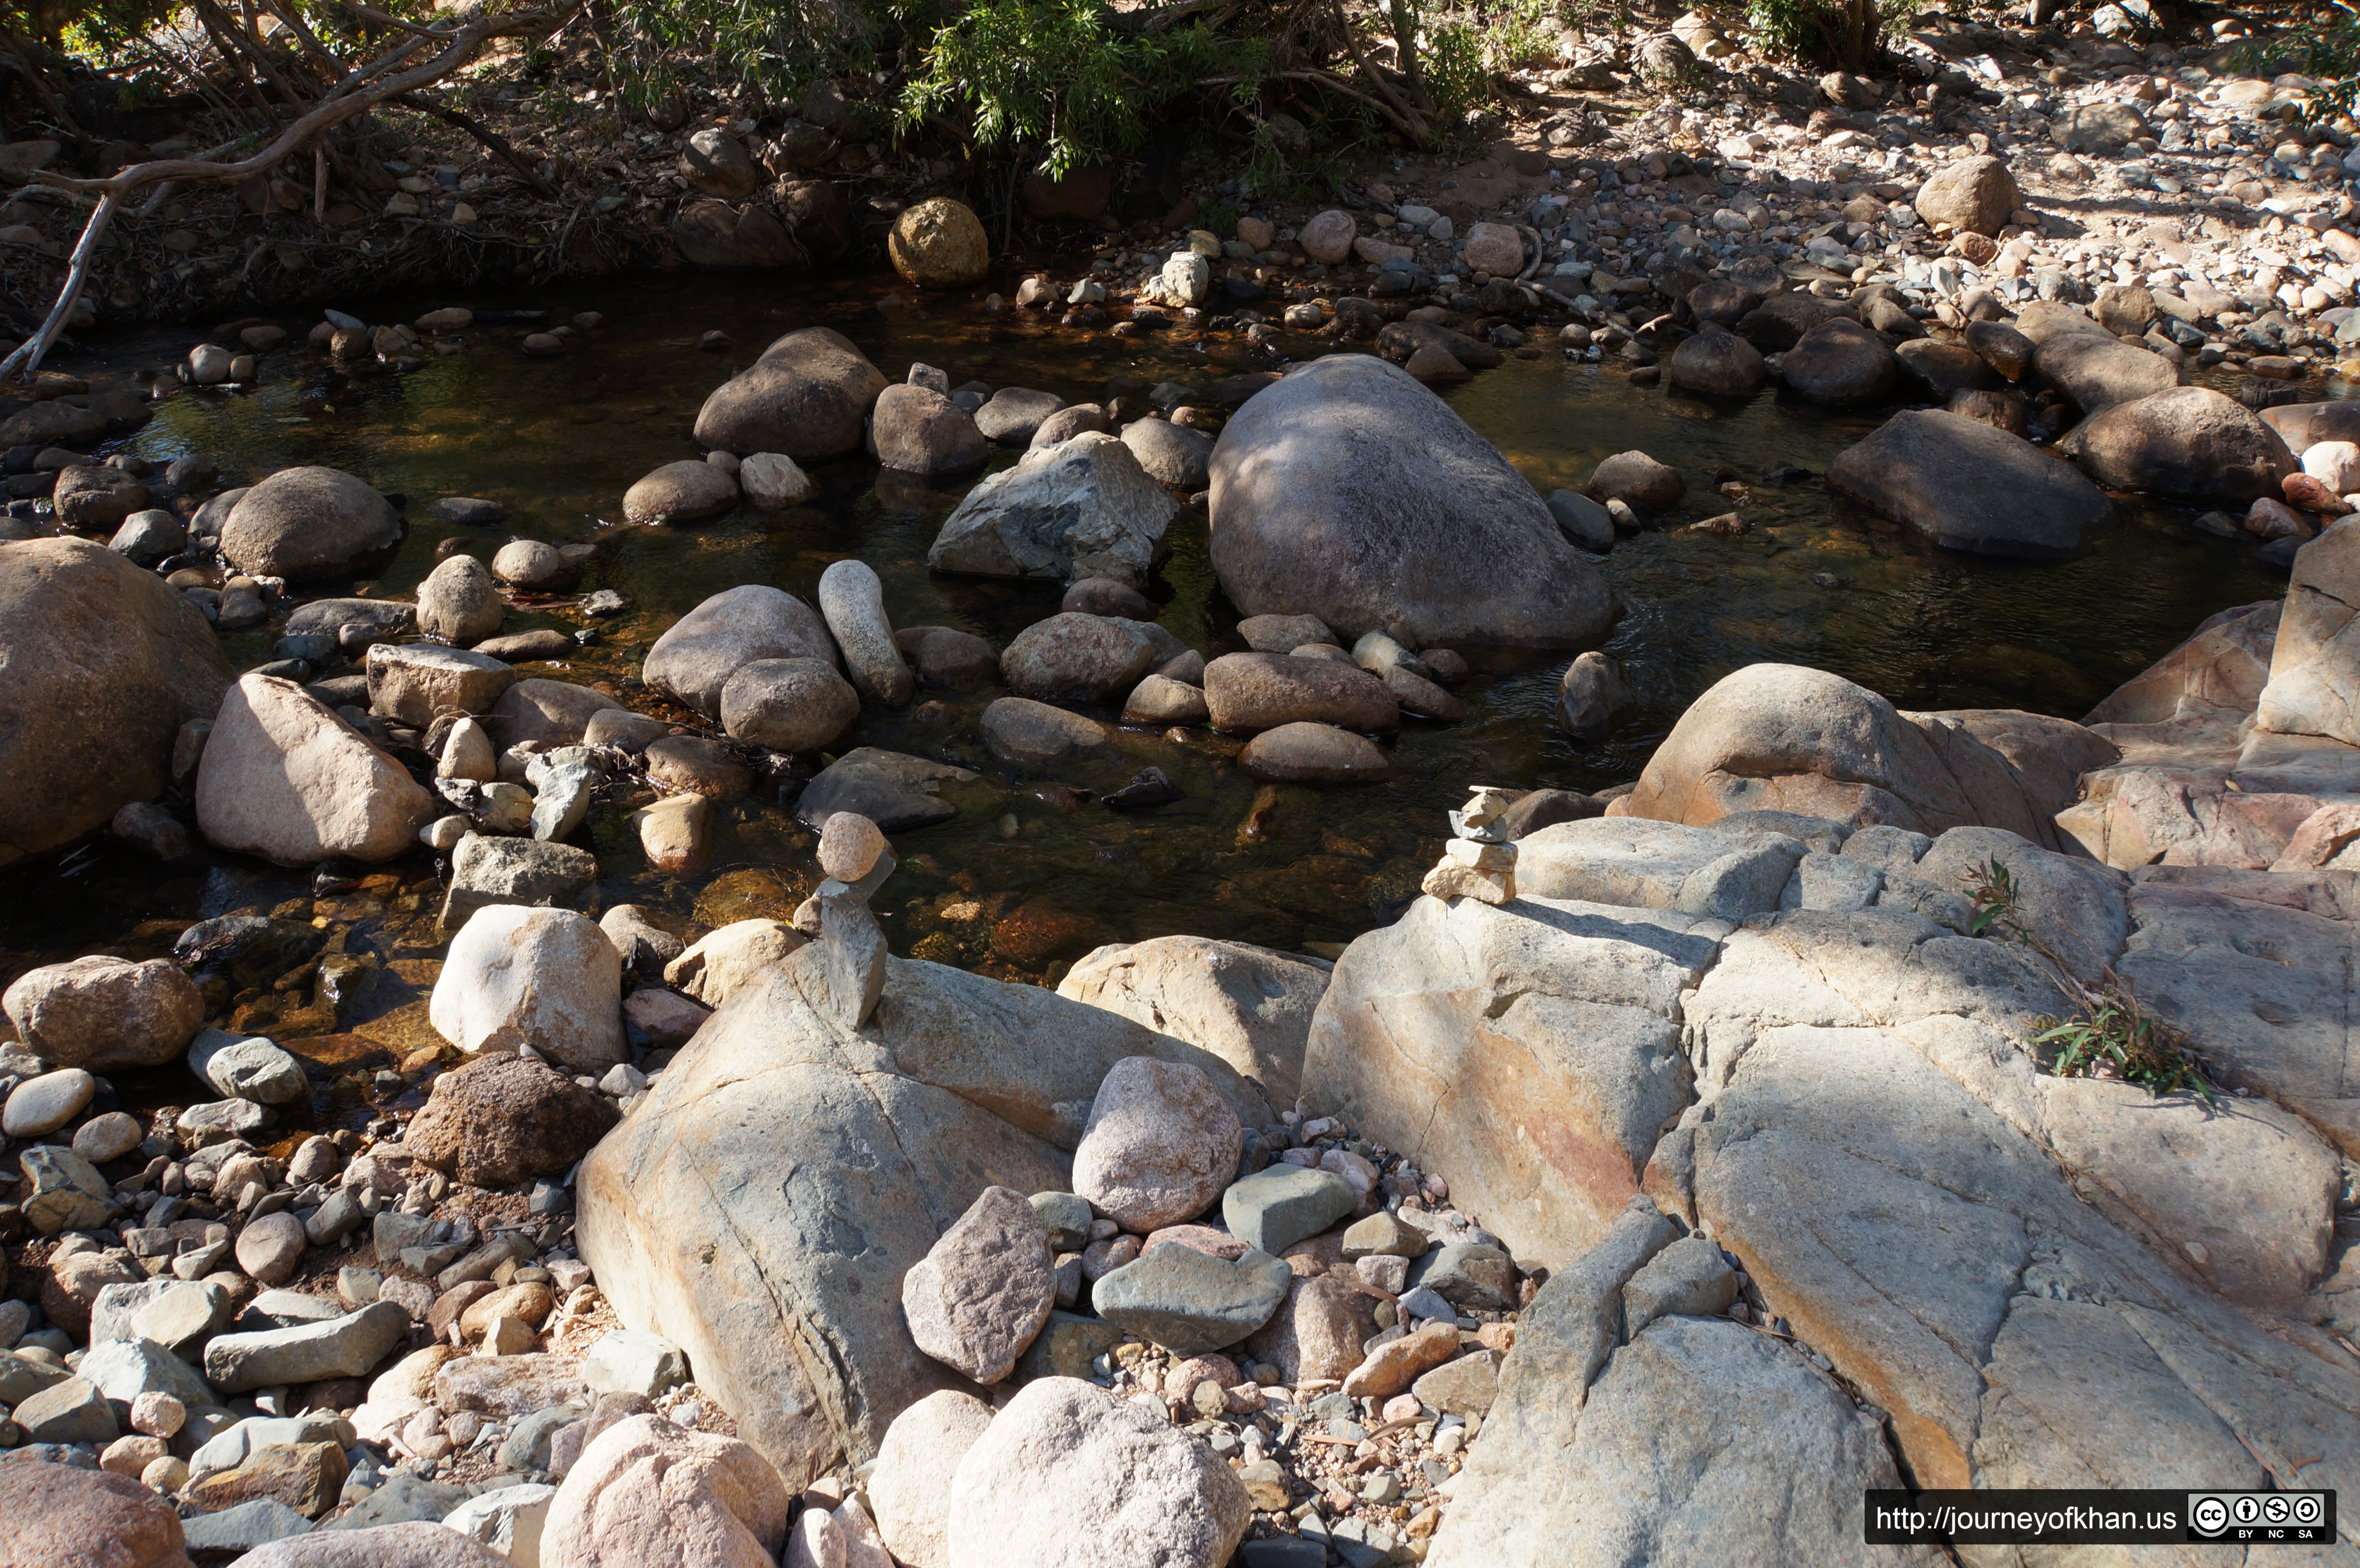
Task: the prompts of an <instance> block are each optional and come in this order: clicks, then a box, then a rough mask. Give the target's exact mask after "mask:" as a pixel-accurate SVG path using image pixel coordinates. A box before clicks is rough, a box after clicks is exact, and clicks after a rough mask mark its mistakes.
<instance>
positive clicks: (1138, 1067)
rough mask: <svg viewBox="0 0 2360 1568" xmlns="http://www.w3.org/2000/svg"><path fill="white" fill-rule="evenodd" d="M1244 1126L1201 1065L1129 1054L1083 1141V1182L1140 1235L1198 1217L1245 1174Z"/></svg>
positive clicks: (1114, 1070)
mask: <svg viewBox="0 0 2360 1568" xmlns="http://www.w3.org/2000/svg"><path fill="white" fill-rule="evenodd" d="M1242 1137H1243V1129H1242V1128H1240V1126H1239V1125H1238V1114H1237V1112H1236V1111H1235V1110H1233V1109H1231V1108H1230V1105H1229V1101H1228V1099H1227V1098H1226V1097H1224V1096H1223V1095H1222V1094H1221V1092H1220V1090H1219V1089H1218V1088H1217V1087H1216V1086H1215V1085H1214V1083H1213V1081H1212V1080H1211V1079H1210V1078H1207V1076H1206V1075H1205V1070H1204V1069H1203V1068H1201V1067H1196V1066H1192V1065H1190V1064H1189V1063H1187V1062H1158V1061H1157V1060H1155V1059H1154V1058H1153V1057H1152V1056H1127V1057H1125V1058H1123V1059H1122V1060H1121V1061H1120V1062H1116V1063H1115V1064H1114V1065H1113V1066H1112V1067H1111V1068H1109V1069H1108V1071H1107V1075H1106V1077H1105V1078H1104V1079H1102V1080H1101V1081H1100V1082H1099V1083H1098V1098H1097V1099H1096V1100H1094V1101H1092V1102H1091V1105H1090V1119H1089V1121H1088V1123H1087V1125H1085V1126H1084V1127H1083V1129H1082V1141H1081V1143H1080V1145H1079V1146H1078V1147H1076V1149H1075V1150H1074V1191H1075V1192H1077V1193H1079V1194H1080V1195H1081V1196H1083V1197H1085V1198H1087V1199H1088V1200H1089V1201H1090V1206H1091V1207H1092V1208H1093V1209H1095V1210H1096V1211H1097V1212H1098V1213H1099V1214H1104V1215H1105V1216H1106V1217H1108V1218H1109V1219H1111V1220H1113V1221H1115V1222H1116V1223H1117V1224H1119V1225H1121V1226H1122V1228H1123V1229H1125V1230H1127V1231H1130V1232H1131V1233H1133V1234H1134V1235H1138V1236H1145V1235H1146V1234H1147V1233H1148V1232H1149V1231H1152V1230H1157V1229H1160V1228H1162V1227H1163V1226H1164V1225H1179V1224H1181V1223H1182V1222H1183V1221H1185V1220H1192V1219H1195V1218H1196V1216H1197V1215H1198V1214H1203V1213H1204V1212H1205V1211H1206V1210H1207V1209H1208V1208H1210V1207H1212V1205H1213V1203H1214V1201H1215V1200H1216V1199H1218V1197H1219V1196H1220V1195H1221V1192H1222V1191H1223V1190H1224V1189H1225V1188H1227V1187H1228V1186H1229V1182H1230V1181H1232V1180H1234V1179H1235V1178H1236V1176H1237V1173H1238V1149H1239V1146H1240V1140H1241V1138H1242Z"/></svg>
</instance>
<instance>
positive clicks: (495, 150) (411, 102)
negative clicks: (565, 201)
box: [394, 93, 557, 197]
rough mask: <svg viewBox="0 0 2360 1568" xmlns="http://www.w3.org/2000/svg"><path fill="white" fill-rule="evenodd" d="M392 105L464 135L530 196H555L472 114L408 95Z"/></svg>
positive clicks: (538, 173) (546, 183) (553, 190)
mask: <svg viewBox="0 0 2360 1568" xmlns="http://www.w3.org/2000/svg"><path fill="white" fill-rule="evenodd" d="M394 102H395V103H398V104H399V105H400V106H401V107H403V108H405V109H415V110H417V111H418V112H419V113H420V114H432V115H433V116H434V117H435V118H436V119H438V120H440V121H442V122H443V124H444V125H452V126H455V127H457V128H458V129H460V130H463V131H464V132H466V133H467V134H468V135H469V136H473V137H475V140H477V141H478V142H480V143H482V144H483V145H484V147H486V148H487V149H488V150H489V151H490V152H491V154H492V156H493V157H495V158H498V159H499V160H500V161H501V162H502V163H505V164H507V165H508V168H509V169H513V170H515V171H516V176H517V178H518V179H519V180H523V181H524V182H525V183H526V184H527V185H530V187H532V191H533V194H534V195H536V196H548V197H553V196H555V195H556V194H557V190H556V187H554V186H552V185H551V184H550V182H549V181H548V180H543V179H542V178H541V171H540V170H539V169H535V168H533V166H532V165H531V164H530V163H528V162H526V161H525V156H524V154H522V153H520V152H519V151H517V149H516V148H515V147H511V146H509V145H508V138H507V137H506V136H502V135H500V134H499V132H497V131H496V130H494V129H492V127H491V126H489V125H486V124H484V122H483V121H481V120H478V119H476V118H475V116H474V115H473V114H463V113H461V112H460V111H459V110H457V109H446V108H444V107H443V105H442V104H440V103H430V102H428V101H427V100H425V99H423V98H420V97H418V96H416V95H415V94H412V93H404V94H402V95H401V96H400V97H399V98H397V99H395V100H394Z"/></svg>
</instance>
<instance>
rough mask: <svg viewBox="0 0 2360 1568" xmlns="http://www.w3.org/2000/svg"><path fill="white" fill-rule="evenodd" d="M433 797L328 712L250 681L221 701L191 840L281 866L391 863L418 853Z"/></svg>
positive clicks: (261, 679) (277, 683)
mask: <svg viewBox="0 0 2360 1568" xmlns="http://www.w3.org/2000/svg"><path fill="white" fill-rule="evenodd" d="M436 814H437V806H436V802H435V798H434V796H433V795H432V793H430V792H429V791H428V790H427V789H426V787H425V786H424V785H421V784H420V783H419V782H418V781H417V780H416V779H412V778H410V771H409V769H407V768H403V767H402V766H401V764H400V763H399V762H396V761H395V760H394V759H393V758H392V757H388V756H387V755H386V754H385V753H384V752H382V751H380V750H378V749H377V745H376V743H375V742H373V741H371V740H370V739H369V738H368V737H367V736H366V735H362V734H361V733H360V731H358V730H356V729H355V728H354V727H353V726H352V725H351V724H348V723H347V722H345V720H344V718H343V717H342V716H341V715H339V714H338V713H335V712H334V711H333V709H331V708H330V707H329V706H328V705H327V704H326V703H324V702H321V701H320V700H319V699H318V698H316V697H314V696H312V695H311V693H310V692H309V691H305V690H304V689H303V688H302V687H300V686H298V685H296V684H295V683H294V682H293V681H281V680H279V679H278V678H276V677H275V676H269V675H263V674H258V673H257V674H252V675H247V676H246V677H244V678H243V679H241V680H240V681H238V683H237V684H236V685H235V686H233V687H232V688H230V691H229V694H228V695H227V696H225V697H224V698H223V700H222V705H221V708H220V711H219V712H218V713H216V714H215V715H214V718H213V734H212V735H210V736H208V737H207V739H206V741H205V750H204V756H203V758H202V761H201V763H200V765H199V767H198V770H197V830H198V831H199V832H200V833H203V834H204V835H205V839H206V842H208V843H210V844H214V845H217V846H218V847H220V848H223V849H230V850H236V851H239V852H240V853H243V854H246V855H260V856H261V857H262V858H263V859H265V860H268V861H271V862H273V863H275V864H277V865H279V866H316V865H318V864H320V863H321V862H322V861H324V860H361V861H368V862H372V863H374V862H377V861H386V860H391V859H393V858H395V857H396V856H398V855H406V854H408V853H409V852H410V850H411V849H414V848H415V847H417V843H418V830H419V829H421V828H422V827H424V826H425V825H426V824H427V823H428V822H432V820H433V819H434V817H435V816H436Z"/></svg>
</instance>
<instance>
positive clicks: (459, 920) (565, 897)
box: [442, 833, 598, 931]
mask: <svg viewBox="0 0 2360 1568" xmlns="http://www.w3.org/2000/svg"><path fill="white" fill-rule="evenodd" d="M597 879H598V857H597V856H596V855H592V854H591V853H590V852H589V851H588V850H586V849H576V848H574V846H573V845H572V844H550V843H547V842H545V841H543V840H540V839H530V838H503V837H492V836H490V835H487V834H484V833H469V834H468V835H467V836H466V837H464V838H463V839H461V840H460V841H459V847H458V848H457V849H455V850H453V852H452V854H451V890H450V892H449V893H448V894H446V895H444V898H443V920H442V923H443V930H444V931H457V930H458V929H459V928H460V927H462V926H464V925H465V924H466V923H467V920H468V918H469V917H470V916H472V915H474V914H475V911H476V910H478V909H485V908H486V907H488V906H491V905H495V904H530V905H536V906H546V905H552V904H561V903H570V902H572V901H573V900H574V899H575V898H579V897H581V895H582V893H583V891H584V890H585V888H587V887H589V886H590V885H591V884H592V883H593V882H595V881H596V880H597Z"/></svg>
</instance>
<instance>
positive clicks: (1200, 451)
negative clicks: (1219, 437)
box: [1122, 419, 1213, 495]
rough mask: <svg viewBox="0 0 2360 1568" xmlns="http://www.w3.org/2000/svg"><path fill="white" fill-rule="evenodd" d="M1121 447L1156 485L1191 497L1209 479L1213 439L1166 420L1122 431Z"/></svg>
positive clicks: (1144, 421)
mask: <svg viewBox="0 0 2360 1568" xmlns="http://www.w3.org/2000/svg"><path fill="white" fill-rule="evenodd" d="M1122 444H1123V445H1125V446H1127V447H1129V448H1131V455H1132V456H1133V457H1136V458H1138V459H1139V466H1140V467H1142V468H1143V469H1145V470H1146V471H1147V476H1148V477H1149V478H1150V479H1153V480H1154V481H1155V482H1156V483H1157V484H1158V485H1164V486H1165V487H1167V488H1169V489H1173V490H1185V491H1187V492H1189V493H1190V494H1192V495H1193V494H1195V493H1196V491H1199V490H1202V489H1203V488H1204V487H1205V486H1206V485H1207V483H1209V482H1210V480H1211V477H1212V463H1213V438H1212V437H1210V436H1208V435H1207V434H1206V433H1205V432H1204V431H1202V430H1186V429H1184V428H1183V427H1181V426H1179V425H1175V424H1174V423H1173V422H1172V421H1171V420H1169V419H1138V420H1134V421H1133V422H1131V424H1128V425H1125V426H1124V427H1123V429H1122Z"/></svg>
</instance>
